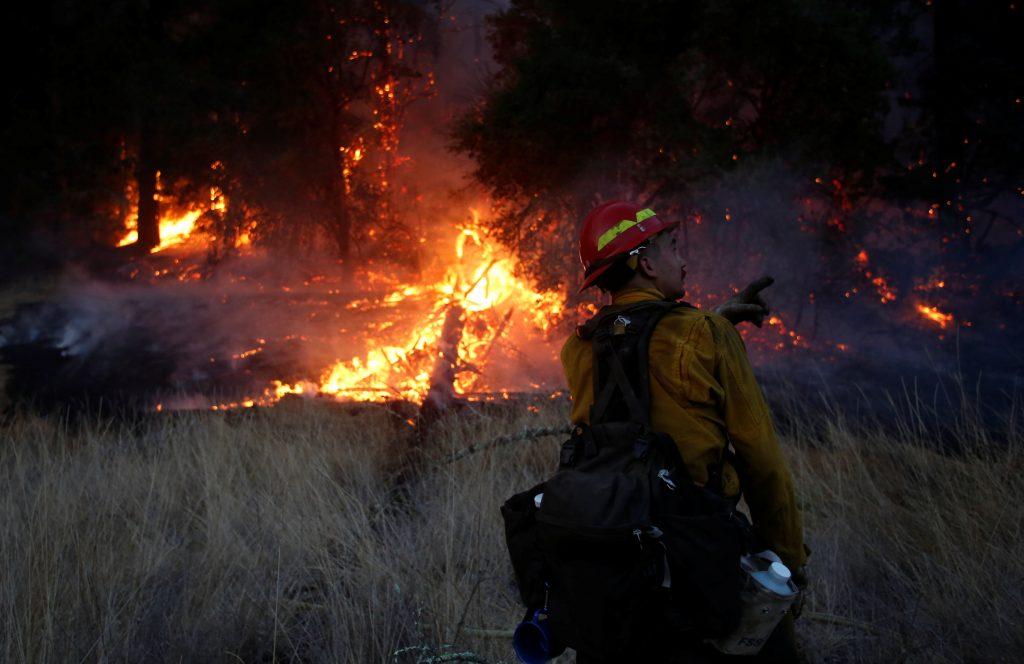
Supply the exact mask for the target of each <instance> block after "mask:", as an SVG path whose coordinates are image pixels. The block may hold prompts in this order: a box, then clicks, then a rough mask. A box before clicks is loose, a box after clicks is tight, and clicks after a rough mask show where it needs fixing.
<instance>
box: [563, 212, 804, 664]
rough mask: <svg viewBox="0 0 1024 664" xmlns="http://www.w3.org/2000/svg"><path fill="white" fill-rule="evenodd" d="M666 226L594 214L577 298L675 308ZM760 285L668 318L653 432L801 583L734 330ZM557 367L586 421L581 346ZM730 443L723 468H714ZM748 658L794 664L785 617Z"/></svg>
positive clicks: (768, 443) (786, 478)
mask: <svg viewBox="0 0 1024 664" xmlns="http://www.w3.org/2000/svg"><path fill="white" fill-rule="evenodd" d="M676 227H677V223H667V222H664V221H662V220H661V219H659V218H658V217H657V215H656V214H655V213H654V212H653V211H652V210H650V209H646V208H641V207H640V206H638V205H634V204H631V203H627V202H622V201H613V202H609V203H604V204H603V205H600V206H598V207H597V208H595V209H594V210H593V211H592V212H591V213H590V214H589V215H588V216H587V217H586V219H585V221H584V223H583V229H582V231H581V233H580V258H581V260H582V262H583V268H584V282H583V286H582V287H581V289H580V290H581V291H582V290H583V289H586V288H589V287H591V286H597V287H598V288H600V289H601V290H603V291H605V292H607V293H610V294H611V298H612V303H613V305H625V304H631V303H636V302H640V301H643V300H656V299H658V300H673V301H676V300H680V299H681V298H682V297H683V296H684V294H685V292H686V291H685V288H684V283H685V278H686V269H685V265H684V263H683V260H682V258H681V257H680V255H679V253H678V251H677V247H676V233H675V229H676ZM770 284H771V279H770V278H765V279H762V280H759V281H758V282H755V283H753V284H751V286H750V287H748V288H747V289H746V290H745V291H743V292H742V293H741V294H740V295H739V296H737V297H736V298H733V299H732V300H730V301H729V302H727V303H726V304H725V305H723V306H722V307H719V309H718V311H717V313H712V312H707V311H701V310H699V309H696V308H692V307H677V308H675V309H673V310H672V311H671V312H670V313H669V314H667V315H666V316H665V317H664V318H662V319H661V321H660V322H659V323H658V326H657V327H656V328H655V330H654V333H653V335H652V337H651V342H650V352H649V362H650V376H651V413H650V415H651V424H652V428H653V429H654V430H656V431H662V432H665V433H668V434H670V435H671V436H672V438H673V439H674V440H675V442H676V445H677V446H678V448H679V452H680V454H681V456H682V458H683V460H684V462H685V463H686V466H687V469H688V470H689V472H690V476H691V477H692V478H693V479H694V481H696V482H698V483H702V484H704V483H706V482H708V480H709V477H708V476H709V469H712V468H718V467H721V468H722V475H721V477H720V478H716V484H717V485H719V486H721V490H722V492H723V493H724V494H725V495H726V496H730V497H736V498H737V500H738V496H739V495H740V492H741V491H742V493H743V496H744V498H745V499H746V502H747V505H748V506H749V508H750V514H751V519H752V522H753V527H754V532H755V534H756V535H757V536H758V538H759V539H760V540H761V541H762V542H763V543H764V545H765V546H766V548H770V549H772V550H774V551H775V552H776V553H778V554H779V555H780V556H781V557H782V560H783V562H785V564H786V565H787V566H788V567H789V568H790V569H791V570H794V579H796V580H797V581H798V583H800V584H804V583H805V580H804V575H803V565H804V563H805V561H806V558H807V549H806V548H805V547H804V542H803V526H802V523H801V516H800V511H799V509H798V508H797V502H796V494H795V491H794V486H793V480H792V477H791V475H790V472H789V470H788V468H787V466H786V462H785V460H784V458H783V456H782V453H781V451H780V449H779V443H778V440H777V439H776V436H775V431H774V429H773V427H772V420H771V415H770V413H769V411H768V406H767V404H766V403H765V400H764V397H763V396H762V394H761V390H760V388H759V387H758V384H757V381H756V380H755V378H754V373H753V371H752V369H751V366H750V361H749V360H748V358H747V353H746V348H745V347H744V344H743V340H742V339H741V337H740V335H739V334H738V333H737V331H736V329H735V327H734V324H737V323H739V322H743V321H749V322H753V323H754V324H758V325H759V324H760V323H761V321H762V320H763V318H764V316H765V315H766V314H767V307H766V305H765V303H764V301H763V300H762V299H761V297H760V295H759V292H760V291H761V290H763V289H764V288H765V287H767V286H768V285H770ZM561 360H562V366H563V369H564V370H565V375H566V379H567V381H568V385H569V390H570V391H571V393H572V399H573V405H572V421H573V423H582V422H586V421H587V418H588V413H589V411H590V406H591V404H592V403H593V399H594V394H593V374H592V353H591V347H590V342H588V341H584V340H583V339H581V338H579V337H578V336H577V335H572V336H570V337H569V339H568V340H567V341H566V343H565V345H564V346H563V348H562V352H561ZM730 444H731V448H732V449H731V451H730V456H729V457H727V458H729V459H730V460H729V461H727V462H726V463H725V464H724V466H719V465H718V463H719V460H720V459H721V458H722V454H723V452H724V451H725V450H726V449H727V447H728V446H729V445H730ZM796 612H798V611H796ZM796 612H795V613H796ZM666 647H667V648H668V651H671V652H674V653H675V654H676V655H681V654H682V652H683V651H688V650H689V651H690V652H688V653H687V654H686V657H688V659H687V661H691V660H694V659H696V661H700V660H699V657H700V655H701V653H702V652H704V651H703V648H704V646H701V645H700V644H685V643H683V644H679V643H675V644H669V645H667V646H666ZM704 654H708V653H706V652H705V653H704ZM758 658H759V660H760V661H794V660H796V659H797V651H796V647H795V639H794V636H793V618H792V616H787V617H786V619H785V620H784V621H783V622H782V623H781V624H780V626H779V627H778V628H777V629H776V631H775V632H774V633H773V634H772V638H771V639H770V641H769V643H768V645H767V646H766V647H765V649H764V650H763V651H762V654H761V655H759V656H758ZM745 659H748V660H749V659H750V658H749V657H747V658H745Z"/></svg>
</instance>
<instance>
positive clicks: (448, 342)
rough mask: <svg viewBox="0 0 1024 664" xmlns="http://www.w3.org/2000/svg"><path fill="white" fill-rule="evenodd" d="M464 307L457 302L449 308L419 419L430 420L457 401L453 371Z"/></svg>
mask: <svg viewBox="0 0 1024 664" xmlns="http://www.w3.org/2000/svg"><path fill="white" fill-rule="evenodd" d="M463 313H465V312H464V310H463V308H462V307H460V306H458V305H453V306H452V307H451V308H449V309H448V311H447V313H446V314H445V317H444V325H443V327H442V328H441V337H440V339H438V342H437V360H436V361H435V362H434V369H433V371H432V372H431V374H430V389H429V390H428V391H427V396H426V398H425V399H424V400H423V406H422V408H421V409H420V419H421V420H426V421H430V420H431V419H435V418H436V417H438V416H439V415H440V414H441V413H444V412H445V411H448V410H450V409H451V408H453V407H455V405H456V404H457V403H458V398H457V397H456V396H455V374H456V371H457V368H458V362H459V341H460V340H461V339H462V328H463V325H464V323H465V320H464V319H463Z"/></svg>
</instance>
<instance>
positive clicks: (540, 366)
mask: <svg viewBox="0 0 1024 664" xmlns="http://www.w3.org/2000/svg"><path fill="white" fill-rule="evenodd" d="M213 200H214V201H216V197H213ZM214 204H216V202H214ZM203 213H204V211H203V210H202V209H200V208H199V207H194V208H193V209H191V210H189V211H187V212H186V213H184V214H179V213H175V212H169V213H168V214H167V215H166V216H165V217H164V218H163V219H162V220H161V242H160V244H159V245H157V246H155V247H154V248H153V249H152V250H151V252H150V253H149V254H148V255H146V256H143V257H141V258H138V259H136V260H133V261H131V262H130V263H128V264H127V265H124V266H122V267H121V268H120V269H119V275H118V276H119V278H118V279H115V280H106V281H103V282H101V281H97V280H84V281H78V280H73V279H72V280H68V283H67V284H65V287H64V292H63V293H62V295H63V296H62V297H61V299H60V300H59V301H56V302H47V303H33V304H26V305H22V306H21V307H19V309H18V310H17V311H16V312H15V314H14V315H13V316H12V317H11V318H10V319H9V320H7V321H6V322H5V323H4V324H3V326H2V327H0V348H2V354H3V359H4V361H5V362H6V363H8V364H10V365H11V366H12V376H11V379H10V382H9V385H8V389H9V391H10V392H11V393H12V394H18V395H29V398H31V399H34V400H35V401H36V403H38V404H40V405H51V406H60V405H61V404H64V403H68V402H80V401H81V400H83V399H85V400H88V401H91V402H93V403H99V402H103V401H106V402H108V403H110V404H125V405H127V404H132V405H133V406H137V407H142V408H145V409H155V410H168V409H181V408H204V409H213V410H220V409H233V408H248V407H253V406H267V405H271V404H274V403H275V402H277V401H278V400H280V399H281V398H283V397H285V396H287V395H297V396H301V397H304V398H324V399H331V400H339V401H394V400H405V401H410V402H415V403H423V402H424V401H429V403H430V404H431V405H432V407H438V408H445V407H448V406H450V405H451V404H452V403H453V402H454V401H455V400H456V399H459V400H493V399H508V398H509V397H510V394H512V393H514V392H520V391H545V392H548V393H554V392H556V391H557V390H558V386H559V382H560V380H559V378H558V374H557V372H556V371H555V370H554V369H555V368H557V360H556V353H557V348H558V345H557V343H558V342H557V340H556V339H555V338H554V337H553V336H552V333H553V332H554V331H555V330H556V328H557V327H558V325H557V324H558V323H560V322H561V320H562V318H563V316H564V314H565V304H564V302H565V300H564V297H563V296H562V295H561V294H559V293H555V292H546V291H541V290H538V289H536V288H535V287H533V286H532V285H531V283H530V282H529V280H527V279H525V278H522V277H520V276H517V270H516V262H515V260H514V259H513V258H512V257H511V256H510V255H509V254H508V253H507V252H505V251H503V250H501V249H500V248H499V247H497V246H496V245H495V244H494V243H493V242H490V241H488V240H487V238H486V236H485V235H484V231H483V228H482V226H481V224H480V220H479V216H478V214H477V212H476V211H474V210H467V211H465V212H464V213H463V214H461V215H460V214H454V215H453V218H452V219H449V220H444V223H440V224H439V225H438V227H439V228H440V229H442V230H441V231H440V232H438V233H437V234H436V236H432V237H430V238H429V240H428V239H427V238H424V241H423V242H422V255H423V257H424V258H423V261H422V267H421V268H420V269H419V270H418V273H417V274H415V275H412V276H411V277H408V278H403V275H400V274H399V273H398V271H397V270H395V269H394V268H390V269H389V268H375V267H374V265H373V264H372V263H368V264H367V265H366V266H363V267H361V268H360V269H358V270H356V271H355V275H351V274H349V273H347V272H345V271H344V270H342V269H341V267H340V266H339V265H338V264H337V263H335V262H332V261H330V260H329V259H326V258H323V259H320V260H319V261H315V263H317V264H316V265H315V266H314V264H313V263H311V262H307V261H302V262H299V263H297V264H292V265H286V266H284V267H282V261H281V258H280V257H279V256H277V257H275V256H274V255H273V254H271V253H267V252H265V251H263V250H260V249H256V248H253V247H251V246H250V245H249V244H248V243H246V242H241V243H239V245H238V247H237V249H236V251H235V252H234V254H233V256H232V258H230V259H228V260H225V261H221V262H219V263H217V264H212V263H210V262H208V261H207V260H206V258H207V255H208V254H207V250H208V244H209V243H210V241H211V239H210V238H209V236H208V235H207V234H206V233H204V232H203V231H202V230H201V229H200V228H198V227H197V226H196V221H197V220H198V219H199V218H200V217H201V216H202V214H203ZM132 232H133V231H132V230H131V229H130V228H129V229H126V234H125V237H124V239H123V240H122V243H123V244H127V243H128V242H129V241H131V240H132V236H131V233H132ZM410 273H411V271H410Z"/></svg>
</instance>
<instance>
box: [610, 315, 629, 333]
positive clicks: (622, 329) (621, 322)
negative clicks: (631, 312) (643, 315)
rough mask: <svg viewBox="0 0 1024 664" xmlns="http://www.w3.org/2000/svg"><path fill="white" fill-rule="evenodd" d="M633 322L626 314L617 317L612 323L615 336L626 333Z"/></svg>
mask: <svg viewBox="0 0 1024 664" xmlns="http://www.w3.org/2000/svg"><path fill="white" fill-rule="evenodd" d="M632 322H633V321H631V320H630V319H628V318H626V317H625V316H619V317H618V318H616V319H615V322H613V323H612V334H613V335H615V336H620V335H623V334H625V333H626V328H627V327H629V324H630V323H632Z"/></svg>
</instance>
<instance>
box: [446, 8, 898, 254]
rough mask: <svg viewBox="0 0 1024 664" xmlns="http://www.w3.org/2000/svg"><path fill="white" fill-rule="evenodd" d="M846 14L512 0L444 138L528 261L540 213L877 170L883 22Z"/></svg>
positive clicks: (881, 147)
mask: <svg viewBox="0 0 1024 664" xmlns="http://www.w3.org/2000/svg"><path fill="white" fill-rule="evenodd" d="M863 7H864V8H855V7H851V6H850V5H849V3H841V2H810V1H806V0H785V1H783V2H773V3H763V2H752V1H750V0H726V1H715V2H710V1H704V2H700V1H691V2H668V1H660V0H647V1H644V2H625V1H623V0H601V1H599V2H592V3H588V4H587V6H586V9H585V10H581V8H580V6H579V5H578V3H570V2H566V1H565V0H519V1H515V2H513V3H512V5H511V7H510V8H509V9H508V10H506V11H504V12H502V13H500V14H498V15H497V16H495V17H494V18H493V19H492V20H491V41H492V44H493V46H494V49H495V59H496V61H497V64H498V65H499V67H500V70H499V72H498V76H497V79H496V82H495V84H494V85H493V87H492V88H491V89H490V90H489V91H488V93H487V95H486V96H485V98H484V99H483V100H482V102H481V103H480V105H479V106H478V107H477V108H475V109H473V110H472V111H471V112H470V113H468V114H466V115H465V116H464V117H463V118H462V119H461V121H460V122H459V124H458V126H457V127H456V129H455V131H454V135H453V146H454V147H455V149H457V150H460V151H462V152H465V153H467V154H468V155H470V156H471V157H472V158H473V159H475V161H476V171H475V176H476V178H477V179H478V180H479V181H480V182H482V183H483V184H484V185H485V186H486V187H487V188H488V189H489V190H490V191H491V193H492V194H493V195H494V196H495V197H497V198H498V199H500V200H502V201H511V204H510V205H509V206H508V207H506V208H505V210H504V214H503V215H501V216H500V217H499V220H498V222H497V228H496V231H497V233H498V236H499V237H500V238H501V239H503V240H504V241H506V242H507V243H509V244H512V245H514V246H517V247H519V248H520V249H526V250H527V252H529V250H530V247H529V243H528V242H527V243H526V244H525V245H524V240H523V237H524V235H529V233H523V225H524V224H528V223H529V220H530V219H532V218H533V213H534V212H537V211H538V210H548V211H551V210H554V211H557V212H559V213H561V214H562V215H563V216H564V215H572V216H579V215H581V213H582V212H584V211H585V209H586V208H587V207H589V206H590V205H591V204H592V203H593V201H594V195H595V193H597V192H600V193H601V194H602V195H603V196H604V197H606V198H608V197H612V196H616V195H619V196H630V197H638V198H644V199H649V198H651V197H653V196H658V197H659V201H661V203H660V204H661V205H662V206H665V204H666V202H670V201H673V200H674V201H678V200H680V199H681V198H682V197H684V196H685V195H686V194H687V192H688V191H691V190H692V188H693V187H695V186H697V185H698V184H700V183H702V182H706V181H708V180H709V179H712V178H715V177H717V176H719V175H721V174H723V173H726V172H729V171H731V170H733V169H735V168H736V167H737V165H738V164H740V163H742V162H744V161H745V160H747V159H750V158H752V157H778V158H783V159H786V160H789V161H792V162H795V163H800V164H815V165H826V166H831V167H834V168H836V169H838V170H839V171H840V172H842V173H843V174H845V175H847V176H857V177H859V178H861V179H867V178H869V177H870V176H871V174H872V173H873V172H874V170H875V169H876V168H877V167H878V166H879V165H880V164H883V163H885V162H886V161H887V159H888V156H887V151H886V146H885V143H884V141H883V139H882V131H881V120H882V118H883V113H884V111H885V110H886V108H887V101H886V96H885V87H886V81H887V77H888V76H889V74H890V70H889V65H888V62H887V60H886V58H885V57H884V54H883V52H882V48H881V45H880V43H879V41H878V40H877V39H876V38H874V37H873V33H872V25H873V23H874V22H876V20H877V18H878V15H879V14H880V12H881V11H882V10H873V9H872V6H871V4H870V3H869V4H867V5H864V6H863Z"/></svg>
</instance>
